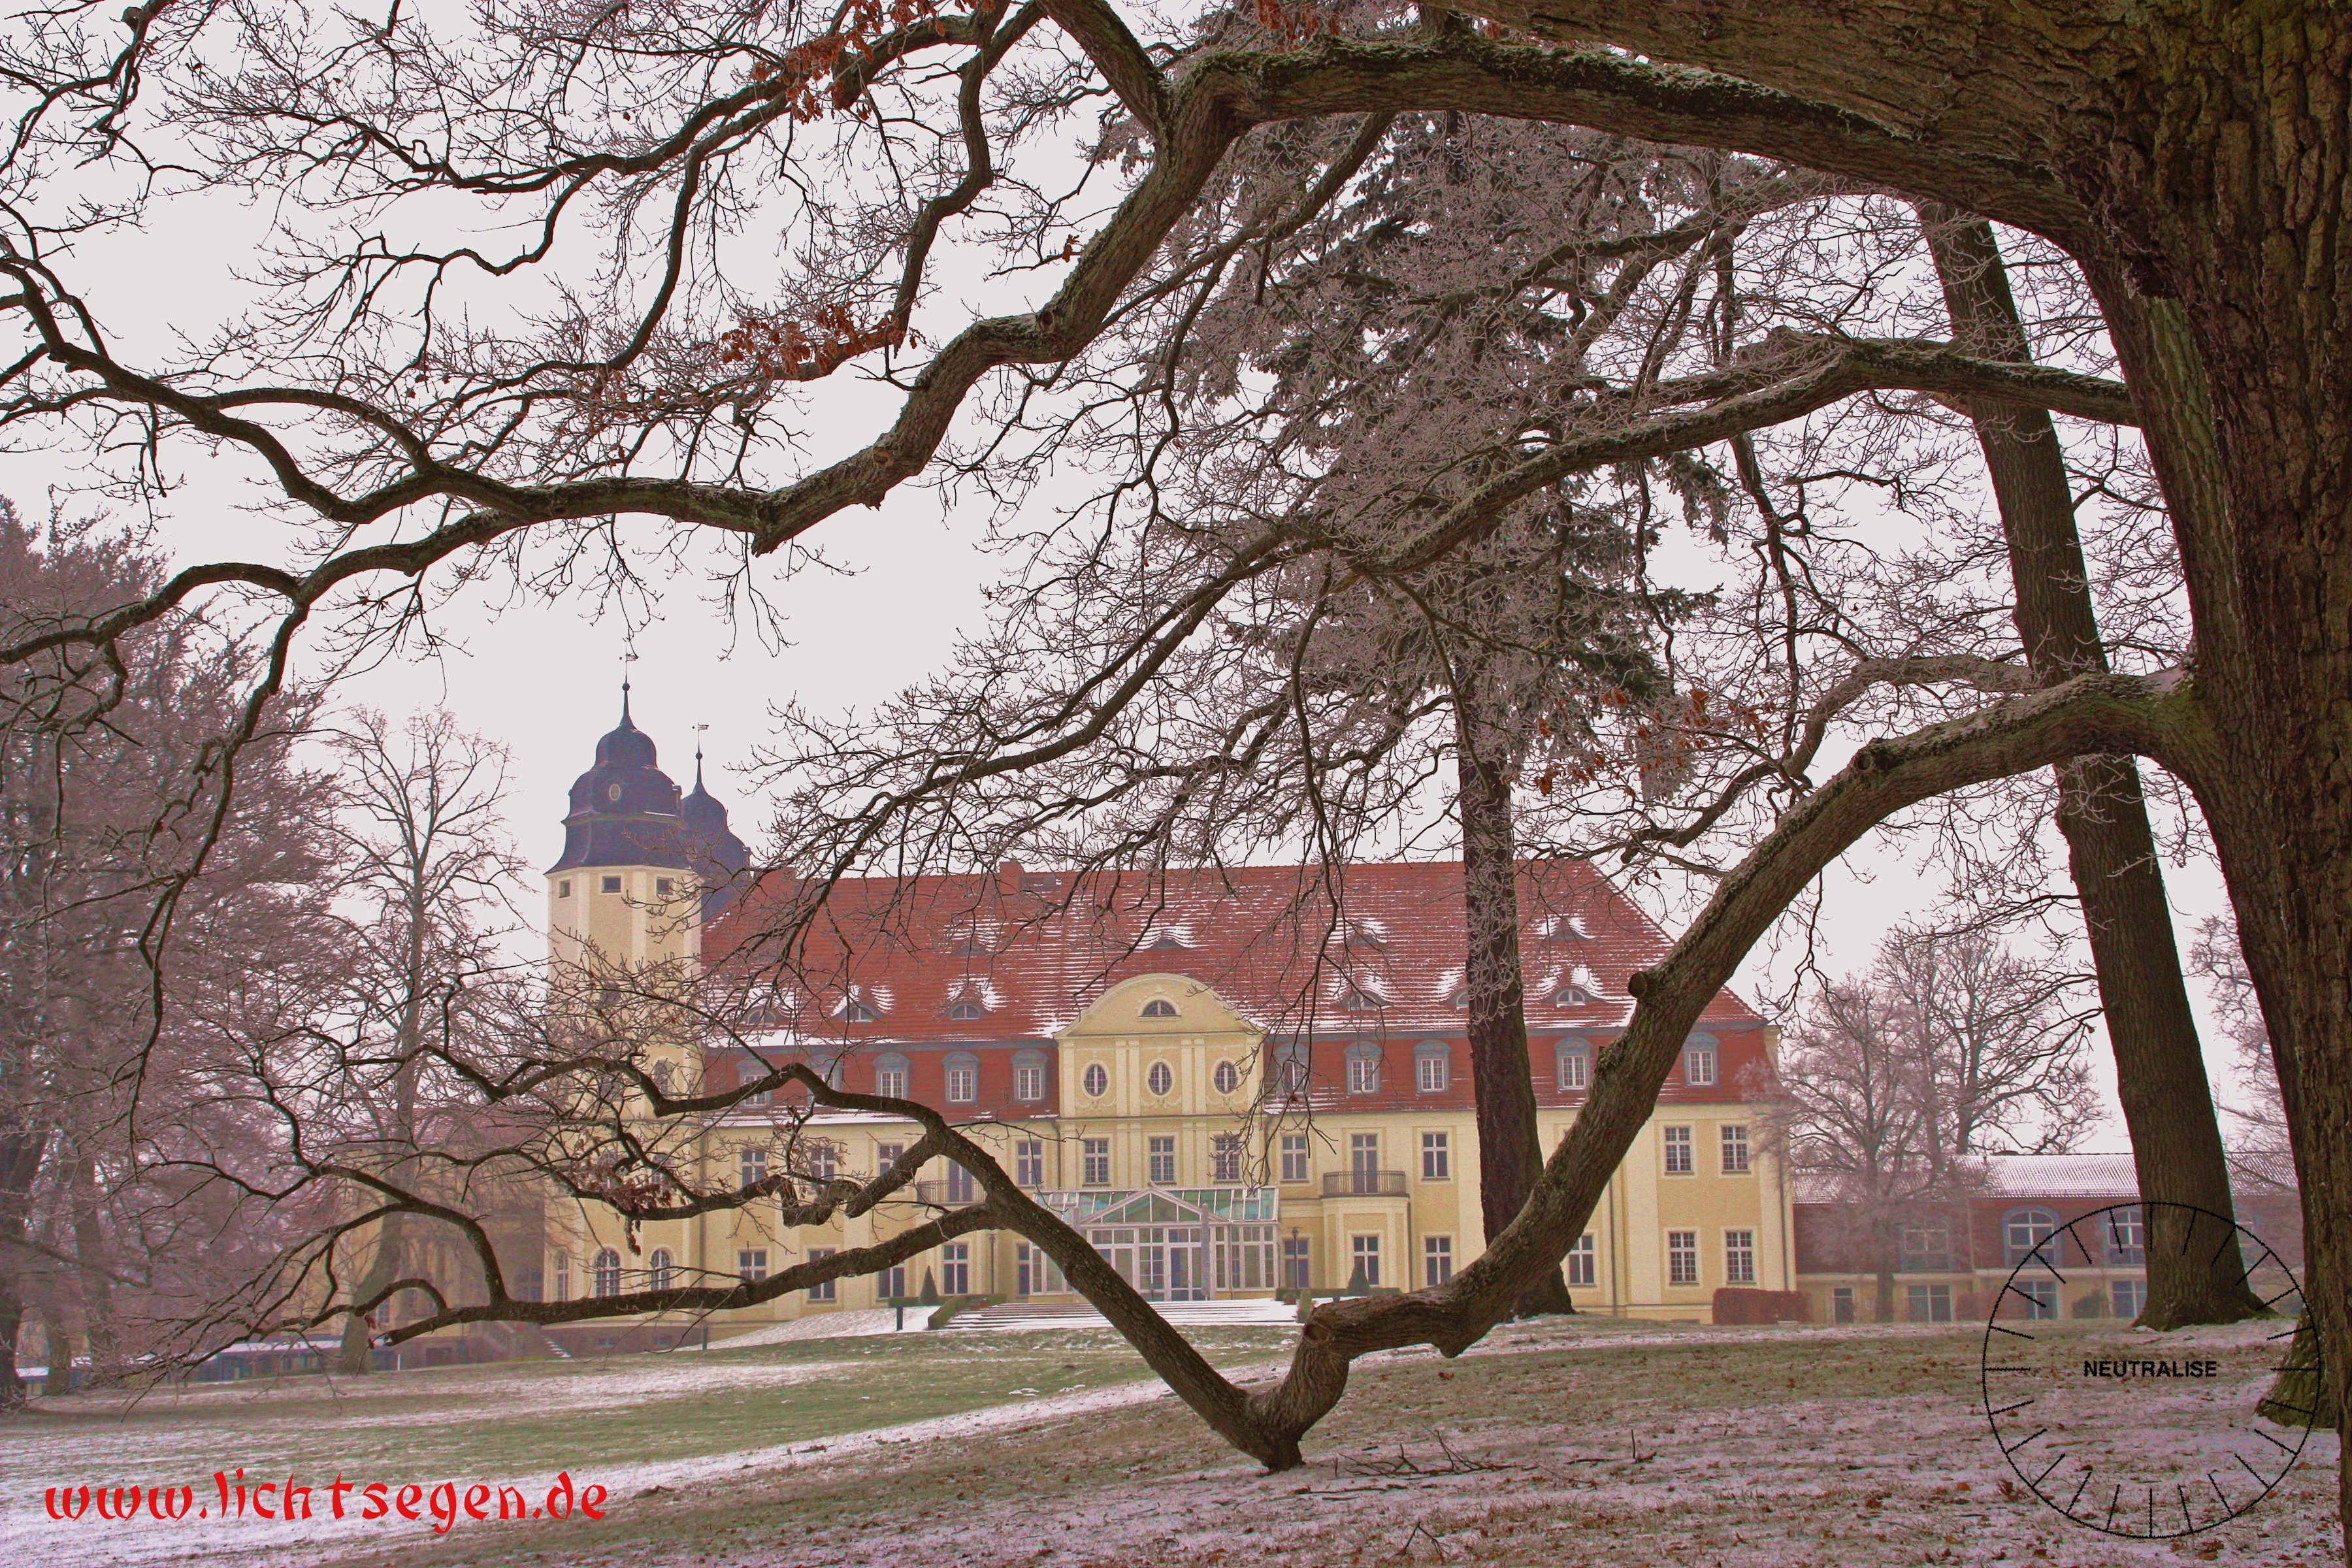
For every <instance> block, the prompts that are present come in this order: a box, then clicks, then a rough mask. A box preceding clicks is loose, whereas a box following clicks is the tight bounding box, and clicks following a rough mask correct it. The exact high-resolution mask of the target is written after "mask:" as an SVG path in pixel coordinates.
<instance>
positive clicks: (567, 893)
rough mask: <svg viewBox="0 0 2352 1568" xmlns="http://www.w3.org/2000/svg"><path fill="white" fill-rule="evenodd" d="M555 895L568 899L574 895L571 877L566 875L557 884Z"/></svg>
mask: <svg viewBox="0 0 2352 1568" xmlns="http://www.w3.org/2000/svg"><path fill="white" fill-rule="evenodd" d="M555 896H556V897H557V898H559V899H568V898H570V897H571V896H572V879H571V878H569V877H566V878H564V879H563V880H562V881H561V882H558V883H556V884H555Z"/></svg>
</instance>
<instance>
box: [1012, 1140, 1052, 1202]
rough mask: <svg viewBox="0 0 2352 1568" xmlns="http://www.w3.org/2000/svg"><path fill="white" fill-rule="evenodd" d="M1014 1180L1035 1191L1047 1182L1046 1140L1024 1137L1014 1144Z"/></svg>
mask: <svg viewBox="0 0 2352 1568" xmlns="http://www.w3.org/2000/svg"><path fill="white" fill-rule="evenodd" d="M1013 1184H1015V1185H1016V1186H1020V1187H1023V1188H1025V1189H1027V1190H1028V1191H1031V1192H1034V1191H1036V1190H1037V1189H1038V1188H1039V1187H1042V1186H1044V1185H1045V1140H1044V1139H1042V1138H1024V1139H1022V1140H1021V1141H1019V1142H1016V1143H1014V1144H1013Z"/></svg>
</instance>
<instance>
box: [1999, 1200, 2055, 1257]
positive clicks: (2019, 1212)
mask: <svg viewBox="0 0 2352 1568" xmlns="http://www.w3.org/2000/svg"><path fill="white" fill-rule="evenodd" d="M2057 1229H2058V1216H2057V1215H2054V1214H2052V1213H2051V1212H2050V1211H2049V1210H2048V1209H2011V1210H2010V1211H2009V1213H2007V1214H2005V1215H2002V1216H2001V1220H2000V1238H2001V1245H2002V1248H2003V1250H2004V1251H2005V1252H2006V1253H2007V1254H2008V1260H2009V1262H2010V1263H2011V1264H2019V1263H2022V1262H2024V1261H2025V1260H2026V1258H2028V1257H2030V1256H2032V1252H2033V1249H2034V1248H2035V1247H2039V1246H2041V1245H2042V1243H2043V1242H2045V1241H2047V1240H2049V1239H2050V1237H2052V1236H2053V1234H2055V1233H2056V1231H2057ZM2055 1251H2056V1248H2054V1247H2053V1248H2052V1249H2051V1252H2055ZM2043 1256H2044V1257H2046V1258H2050V1261H2051V1262H2053V1263H2055V1262H2057V1261H2058V1260H2057V1258H2054V1257H2051V1256H2050V1253H2044V1254H2043Z"/></svg>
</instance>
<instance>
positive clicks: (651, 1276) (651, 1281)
mask: <svg viewBox="0 0 2352 1568" xmlns="http://www.w3.org/2000/svg"><path fill="white" fill-rule="evenodd" d="M675 1278H676V1275H675V1274H674V1273H673V1271H672V1269H671V1266H670V1259H669V1248H668V1247H655V1248H654V1250H653V1256H651V1257H650V1258H646V1289H648V1290H667V1289H669V1288H670V1282H671V1280H672V1279H675Z"/></svg>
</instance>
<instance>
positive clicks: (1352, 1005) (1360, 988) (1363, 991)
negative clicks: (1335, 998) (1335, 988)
mask: <svg viewBox="0 0 2352 1568" xmlns="http://www.w3.org/2000/svg"><path fill="white" fill-rule="evenodd" d="M1387 1005H1388V999H1387V998H1386V997H1384V996H1382V995H1381V994H1380V993H1379V992H1377V991H1375V990H1373V989H1372V988H1371V987H1370V986H1369V985H1355V984H1349V985H1347V986H1345V987H1343V988H1342V989H1341V990H1340V992H1339V1009H1340V1011H1342V1012H1345V1013H1377V1012H1379V1011H1380V1010H1381V1008H1383V1007H1385V1006H1387Z"/></svg>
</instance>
